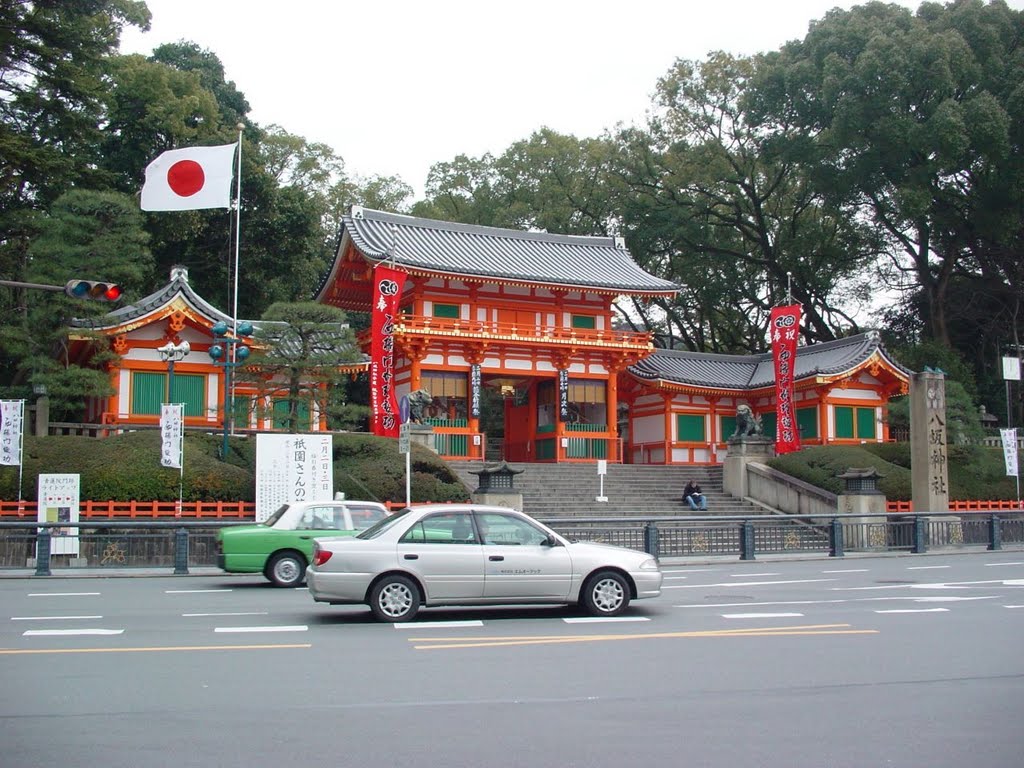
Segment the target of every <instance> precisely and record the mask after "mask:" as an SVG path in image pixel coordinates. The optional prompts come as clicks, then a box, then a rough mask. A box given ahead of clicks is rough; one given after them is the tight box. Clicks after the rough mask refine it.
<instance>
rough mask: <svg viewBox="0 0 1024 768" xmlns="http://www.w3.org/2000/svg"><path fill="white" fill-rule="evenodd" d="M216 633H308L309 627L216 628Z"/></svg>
mask: <svg viewBox="0 0 1024 768" xmlns="http://www.w3.org/2000/svg"><path fill="white" fill-rule="evenodd" d="M213 631H214V632H222V633H232V632H238V633H241V632H308V631H309V627H307V626H306V625H305V624H293V625H291V626H283V627H215V628H214V630H213Z"/></svg>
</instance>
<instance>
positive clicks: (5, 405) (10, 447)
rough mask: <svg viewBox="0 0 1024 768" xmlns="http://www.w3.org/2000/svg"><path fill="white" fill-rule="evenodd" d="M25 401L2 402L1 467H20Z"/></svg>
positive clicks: (0, 416)
mask: <svg viewBox="0 0 1024 768" xmlns="http://www.w3.org/2000/svg"><path fill="white" fill-rule="evenodd" d="M24 428H25V401H24V400H0V465H6V466H14V467H17V466H20V465H21V445H22V439H23V434H22V431H23V430H24Z"/></svg>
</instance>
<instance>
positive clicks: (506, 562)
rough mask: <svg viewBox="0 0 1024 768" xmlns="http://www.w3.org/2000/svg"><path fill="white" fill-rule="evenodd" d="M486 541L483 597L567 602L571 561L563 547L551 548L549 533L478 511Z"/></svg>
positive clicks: (520, 521) (518, 519)
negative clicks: (548, 540) (548, 538)
mask: <svg viewBox="0 0 1024 768" xmlns="http://www.w3.org/2000/svg"><path fill="white" fill-rule="evenodd" d="M476 520H477V525H478V527H479V528H480V535H481V538H482V539H483V551H484V566H485V568H486V576H485V580H484V597H487V598H522V599H524V600H530V599H544V600H567V599H568V597H569V588H570V587H571V585H572V561H571V560H570V558H569V553H568V551H567V550H566V548H565V547H563V546H550V545H549V544H548V543H547V532H546V531H543V530H541V529H540V528H537V527H536V526H534V525H533V524H532V523H530V522H529V521H528V520H524V519H523V518H521V517H518V516H515V515H505V514H501V513H498V512H477V513H476Z"/></svg>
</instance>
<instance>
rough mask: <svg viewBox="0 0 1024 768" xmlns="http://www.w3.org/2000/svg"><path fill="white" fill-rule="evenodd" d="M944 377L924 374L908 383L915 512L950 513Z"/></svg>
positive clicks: (911, 475) (911, 473) (931, 373)
mask: <svg viewBox="0 0 1024 768" xmlns="http://www.w3.org/2000/svg"><path fill="white" fill-rule="evenodd" d="M946 456H947V454H946V377H945V375H944V374H943V373H940V372H935V371H925V372H924V373H915V374H914V375H913V376H912V377H911V379H910V479H911V491H912V493H913V500H914V512H917V513H918V514H920V513H923V512H948V511H949V472H948V468H947V466H946Z"/></svg>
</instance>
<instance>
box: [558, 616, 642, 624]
mask: <svg viewBox="0 0 1024 768" xmlns="http://www.w3.org/2000/svg"><path fill="white" fill-rule="evenodd" d="M562 621H564V622H565V623H566V624H611V623H613V622H626V621H650V619H649V618H648V617H647V616H574V617H570V618H565V619H562Z"/></svg>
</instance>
